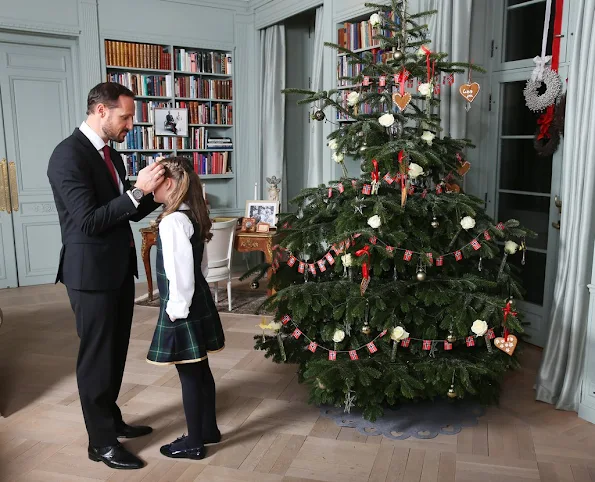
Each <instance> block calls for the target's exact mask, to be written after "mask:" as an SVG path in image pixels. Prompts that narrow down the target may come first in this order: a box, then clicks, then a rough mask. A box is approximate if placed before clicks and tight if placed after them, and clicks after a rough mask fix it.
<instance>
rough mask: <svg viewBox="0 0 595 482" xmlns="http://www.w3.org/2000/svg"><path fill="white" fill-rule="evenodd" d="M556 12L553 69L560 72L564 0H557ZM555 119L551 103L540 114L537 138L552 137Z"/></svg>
mask: <svg viewBox="0 0 595 482" xmlns="http://www.w3.org/2000/svg"><path fill="white" fill-rule="evenodd" d="M555 8H556V14H555V16H554V31H553V36H554V38H553V41H552V70H553V71H554V72H558V67H559V66H560V41H561V40H562V36H561V33H562V9H563V8H564V0H556V7H555ZM553 120H554V106H553V105H550V106H549V107H548V108H547V110H546V111H545V113H543V114H542V115H540V116H539V119H537V124H538V125H539V126H540V128H539V134H538V135H537V139H538V140H540V139H543V138H545V137H547V138H548V139H549V138H550V137H551V136H550V135H549V133H548V131H549V130H550V126H551V124H552V121H553Z"/></svg>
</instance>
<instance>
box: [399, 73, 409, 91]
mask: <svg viewBox="0 0 595 482" xmlns="http://www.w3.org/2000/svg"><path fill="white" fill-rule="evenodd" d="M408 78H409V71H407V70H406V69H403V71H402V72H401V73H400V74H399V77H398V82H399V84H400V86H401V95H405V82H406V81H407V79H408Z"/></svg>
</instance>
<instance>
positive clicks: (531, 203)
mask: <svg viewBox="0 0 595 482" xmlns="http://www.w3.org/2000/svg"><path fill="white" fill-rule="evenodd" d="M492 5H493V9H494V10H493V19H494V33H495V35H494V37H495V40H494V41H493V43H492V52H493V58H492V65H491V76H490V77H491V78H490V84H491V95H492V97H491V98H492V102H491V107H490V108H491V111H490V113H489V139H488V140H487V143H488V148H487V149H484V151H483V152H485V153H486V154H487V155H488V164H489V168H488V179H490V181H489V184H488V195H487V207H488V211H489V213H490V214H491V215H492V216H493V217H494V218H495V219H496V220H497V221H504V220H506V219H510V218H514V219H517V220H519V221H520V222H521V224H522V225H524V226H526V227H528V228H529V229H531V230H533V231H535V232H536V233H537V234H538V237H537V238H536V239H529V240H527V252H526V256H525V264H524V265H523V264H522V260H523V257H522V254H521V253H517V254H515V255H513V256H509V257H508V261H509V262H510V263H511V264H513V265H517V266H518V268H520V277H521V279H522V281H523V285H524V288H525V289H526V294H525V300H524V301H522V302H521V301H519V302H518V303H517V307H518V309H519V311H521V312H522V313H523V315H524V321H527V322H529V323H530V324H529V325H528V326H527V327H525V330H526V332H527V334H528V335H529V336H530V337H529V338H528V339H527V341H528V342H529V343H532V344H534V345H537V346H544V345H545V343H546V341H547V335H548V329H549V319H548V317H549V312H550V308H551V303H552V297H553V290H554V280H555V277H556V266H557V257H558V243H559V224H558V223H559V222H560V217H561V216H560V212H561V211H562V213H563V200H561V199H559V193H560V179H561V164H562V145H563V141H562V142H561V143H560V146H559V147H558V150H557V151H556V153H555V154H554V155H553V156H548V157H540V156H538V155H537V152H536V151H535V149H534V146H533V138H534V135H535V132H536V130H537V127H538V126H537V122H536V121H537V118H538V117H539V116H538V115H537V114H534V113H533V112H532V111H530V110H529V109H528V108H527V107H526V105H525V99H524V96H523V89H524V87H525V84H526V82H527V80H528V79H529V78H530V76H531V72H532V71H533V67H534V63H533V61H532V59H533V57H534V56H536V55H539V54H540V53H541V34H542V29H543V23H544V18H545V0H530V1H523V0H506V1H503V2H493V4H492ZM554 13H555V12H552V19H551V22H550V32H551V31H552V25H553V15H554ZM565 17H566V15H565ZM566 23H567V21H566V20H565V22H564V25H566ZM563 30H565V28H563ZM550 37H551V35H550ZM565 51H566V40H565V39H563V41H562V45H561V50H560V63H561V67H560V69H559V72H560V77H561V78H562V79H563V81H564V79H566V77H567V64H566V63H565ZM547 54H548V55H551V40H550V42H549V43H548V48H547ZM562 217H563V216H562ZM561 222H563V219H562V221H561Z"/></svg>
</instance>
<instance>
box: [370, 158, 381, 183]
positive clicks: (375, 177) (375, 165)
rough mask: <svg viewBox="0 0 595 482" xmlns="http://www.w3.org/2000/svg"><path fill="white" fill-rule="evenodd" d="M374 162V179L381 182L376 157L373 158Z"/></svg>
mask: <svg viewBox="0 0 595 482" xmlns="http://www.w3.org/2000/svg"><path fill="white" fill-rule="evenodd" d="M372 164H373V165H374V170H373V171H372V181H375V182H380V173H379V172H378V161H377V160H376V159H372Z"/></svg>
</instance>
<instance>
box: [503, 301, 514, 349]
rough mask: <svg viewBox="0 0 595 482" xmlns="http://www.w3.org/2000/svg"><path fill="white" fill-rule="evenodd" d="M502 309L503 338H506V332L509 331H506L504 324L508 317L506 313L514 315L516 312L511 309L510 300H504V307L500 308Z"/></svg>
mask: <svg viewBox="0 0 595 482" xmlns="http://www.w3.org/2000/svg"><path fill="white" fill-rule="evenodd" d="M502 311H503V312H504V321H503V322H502V325H503V326H504V340H506V339H507V338H508V334H509V333H510V332H509V331H508V327H507V326H506V319H507V318H508V315H511V316H516V315H517V312H516V311H512V302H511V301H507V302H506V306H505V307H504V308H502Z"/></svg>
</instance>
